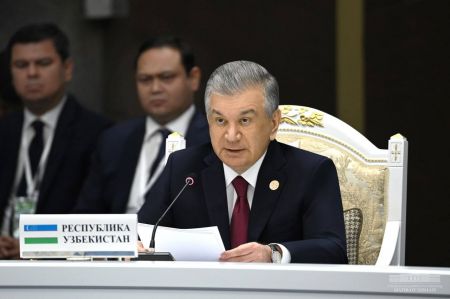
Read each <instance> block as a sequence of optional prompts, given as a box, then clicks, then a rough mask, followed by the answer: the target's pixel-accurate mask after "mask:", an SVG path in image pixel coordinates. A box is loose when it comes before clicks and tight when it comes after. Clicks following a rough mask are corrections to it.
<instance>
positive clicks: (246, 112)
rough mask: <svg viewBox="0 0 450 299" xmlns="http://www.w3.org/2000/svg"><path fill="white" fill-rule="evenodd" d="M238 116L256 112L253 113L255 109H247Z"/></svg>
mask: <svg viewBox="0 0 450 299" xmlns="http://www.w3.org/2000/svg"><path fill="white" fill-rule="evenodd" d="M240 114H241V115H245V114H256V111H255V109H247V110H244V111H242V112H241V113H240Z"/></svg>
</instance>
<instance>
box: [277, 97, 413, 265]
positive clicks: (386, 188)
mask: <svg viewBox="0 0 450 299" xmlns="http://www.w3.org/2000/svg"><path fill="white" fill-rule="evenodd" d="M280 109H281V112H282V118H281V124H280V127H279V129H278V133H277V140H278V141H280V142H284V143H287V144H290V145H293V146H296V147H299V148H302V149H305V150H309V151H312V152H315V153H318V154H321V155H324V156H327V157H329V158H331V159H332V160H333V162H334V164H335V165H336V169H337V172H338V177H339V184H340V188H341V195H342V204H343V207H344V215H345V222H346V233H347V247H348V248H347V253H348V257H349V262H350V263H355V264H376V265H404V259H405V222H406V214H405V212H406V182H407V158H408V142H407V140H406V138H404V137H403V136H402V135H400V134H396V135H394V136H392V137H391V138H390V139H389V142H388V149H379V148H377V147H376V146H375V145H373V144H372V143H371V142H370V141H369V140H368V139H367V138H365V137H364V136H363V135H362V134H361V133H359V132H358V131H356V130H355V129H354V128H352V127H351V126H349V125H347V124H346V123H344V122H342V121H341V120H339V119H337V118H335V117H333V116H332V115H329V114H327V113H325V112H322V111H320V110H317V109H313V108H309V107H304V106H294V105H281V106H280ZM361 212H362V214H361Z"/></svg>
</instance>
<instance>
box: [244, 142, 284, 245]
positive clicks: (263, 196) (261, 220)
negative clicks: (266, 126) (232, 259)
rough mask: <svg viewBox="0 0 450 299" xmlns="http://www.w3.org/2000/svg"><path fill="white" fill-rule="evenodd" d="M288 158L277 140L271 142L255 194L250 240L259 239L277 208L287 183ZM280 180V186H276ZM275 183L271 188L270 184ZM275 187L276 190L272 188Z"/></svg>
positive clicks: (249, 229) (251, 215) (260, 171)
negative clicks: (285, 167) (284, 170)
mask: <svg viewBox="0 0 450 299" xmlns="http://www.w3.org/2000/svg"><path fill="white" fill-rule="evenodd" d="M285 163H286V160H285V158H284V155H283V154H282V152H281V149H280V146H279V144H278V143H277V142H276V141H273V142H271V143H270V145H269V148H268V150H267V154H266V156H265V158H264V161H263V163H262V165H261V168H260V170H259V173H258V180H257V182H256V187H255V194H254V196H253V202H252V208H251V211H250V220H249V228H248V241H249V242H252V241H257V240H258V239H259V237H260V235H261V233H262V232H263V230H264V228H265V226H266V224H267V222H268V221H269V219H270V216H271V214H272V211H273V210H274V209H275V206H276V203H277V200H278V198H279V196H280V194H281V191H282V190H283V187H284V185H285V183H286V175H285V173H284V172H283V166H284V165H285ZM276 182H278V184H279V186H278V187H277V188H274V186H275V185H276V184H277V183H276ZM271 183H272V184H273V185H272V186H273V187H272V188H270V187H269V186H270V184H271ZM272 189H275V190H272Z"/></svg>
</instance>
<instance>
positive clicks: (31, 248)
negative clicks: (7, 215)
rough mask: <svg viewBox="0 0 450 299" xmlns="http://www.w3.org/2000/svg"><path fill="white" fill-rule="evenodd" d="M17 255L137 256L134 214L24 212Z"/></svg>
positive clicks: (70, 256)
mask: <svg viewBox="0 0 450 299" xmlns="http://www.w3.org/2000/svg"><path fill="white" fill-rule="evenodd" d="M19 224H20V227H19V239H20V257H21V258H24V259H28V258H77V257H95V258H108V257H113V258H118V257H137V215H136V214H101V215H100V214H86V215H81V214H65V215H44V214H37V215H33V214H28V215H27V214H23V215H20V220H19Z"/></svg>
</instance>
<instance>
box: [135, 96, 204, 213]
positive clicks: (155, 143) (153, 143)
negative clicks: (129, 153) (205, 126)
mask: <svg viewBox="0 0 450 299" xmlns="http://www.w3.org/2000/svg"><path fill="white" fill-rule="evenodd" d="M194 113H195V108H194V105H191V106H190V107H189V108H188V109H187V110H186V111H185V112H183V114H181V115H180V116H179V117H178V118H177V119H175V120H173V121H171V122H169V123H167V124H166V125H165V126H164V127H162V126H161V125H160V124H158V123H156V122H155V121H154V120H153V119H152V118H151V117H147V118H146V123H145V135H144V141H143V142H142V148H141V153H140V155H139V161H138V164H137V165H136V171H135V174H134V179H133V184H132V185H131V191H130V197H129V199H128V206H127V213H131V214H135V213H136V212H137V211H139V209H140V208H141V206H142V205H143V204H144V200H145V198H144V196H145V194H146V193H147V191H148V189H150V188H151V186H152V185H153V184H154V183H155V181H156V179H157V178H158V177H159V175H160V174H161V172H162V170H163V169H164V166H165V159H162V160H161V162H160V163H159V165H158V167H157V168H156V171H155V173H154V174H153V176H152V178H151V180H150V181H149V180H148V176H149V169H150V166H151V165H152V164H153V161H154V160H155V158H156V156H157V155H158V150H159V146H160V144H161V142H165V140H162V136H161V134H160V133H159V132H158V130H159V129H161V128H166V129H169V130H170V131H172V132H178V133H179V134H181V135H183V136H186V133H187V130H188V127H189V123H190V121H191V119H192V117H193V116H194Z"/></svg>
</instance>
